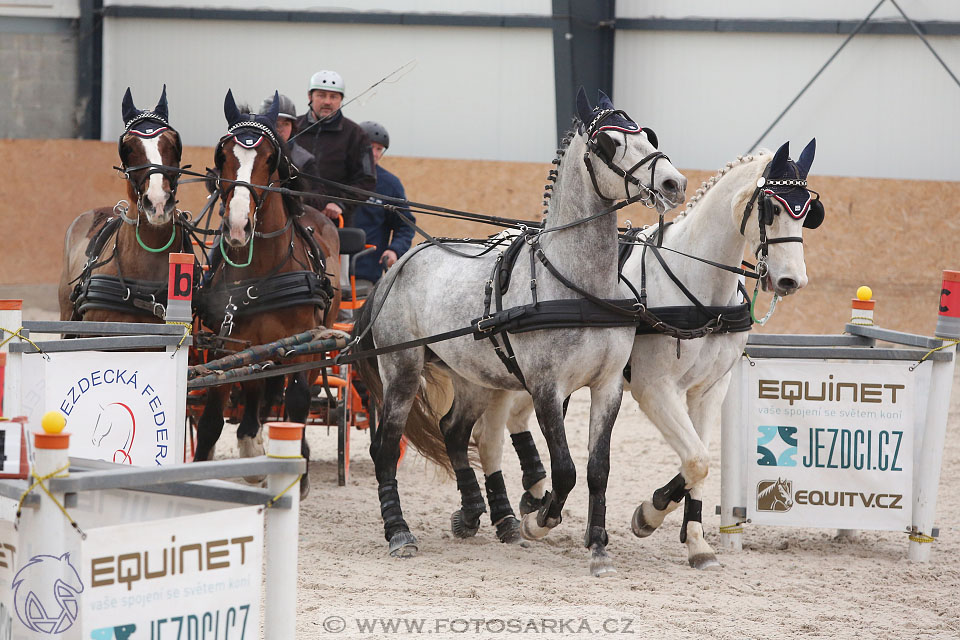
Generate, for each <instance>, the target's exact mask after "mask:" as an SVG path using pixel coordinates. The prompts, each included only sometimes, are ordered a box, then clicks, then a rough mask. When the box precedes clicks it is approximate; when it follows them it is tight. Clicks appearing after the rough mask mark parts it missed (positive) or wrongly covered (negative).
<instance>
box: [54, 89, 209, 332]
mask: <svg viewBox="0 0 960 640" xmlns="http://www.w3.org/2000/svg"><path fill="white" fill-rule="evenodd" d="M167 112H168V109H167V88H166V85H164V88H163V92H162V94H161V96H160V100H159V102H158V103H157V106H156V107H154V108H153V110H151V111H141V110H139V109H137V108H136V107H135V106H134V104H133V97H132V96H131V94H130V89H129V88H128V89H127V92H126V94H125V95H124V97H123V110H122V113H123V120H124V132H123V134H122V135H121V136H120V140H119V142H118V147H117V150H118V153H119V156H120V165H121V166H120V167H119V169H120V171H121V172H122V173H123V176H124V177H125V178H126V187H127V197H128V199H129V202H133V203H135V206H134V207H133V211H130V209H131V207H130V206H129V204H128V203H127V201H124V200H121V201H120V202H118V203H117V204H116V206H113V207H101V208H98V209H93V210H90V211H86V212H84V213H82V214H80V216H78V217H77V218H76V219H75V220H74V221H73V222H72V223H71V224H70V226H69V228H68V229H67V233H66V237H65V239H64V249H63V270H62V272H61V276H60V287H59V292H58V296H59V301H60V319H61V320H80V319H83V320H92V321H116V322H163V321H164V314H165V310H164V307H165V303H166V297H167V283H166V274H167V269H168V261H169V259H168V257H167V256H168V254H169V253H171V252H177V251H186V252H192V245H191V241H190V236H189V234H188V232H187V229H186V228H185V227H184V225H183V222H184V218H183V214H182V212H180V211H179V210H178V209H177V179H178V178H179V175H180V172H179V169H180V154H181V143H180V135H179V134H178V133H177V132H176V130H175V129H173V127H171V126H170V124H169V122H168V121H167V120H168V114H167Z"/></svg>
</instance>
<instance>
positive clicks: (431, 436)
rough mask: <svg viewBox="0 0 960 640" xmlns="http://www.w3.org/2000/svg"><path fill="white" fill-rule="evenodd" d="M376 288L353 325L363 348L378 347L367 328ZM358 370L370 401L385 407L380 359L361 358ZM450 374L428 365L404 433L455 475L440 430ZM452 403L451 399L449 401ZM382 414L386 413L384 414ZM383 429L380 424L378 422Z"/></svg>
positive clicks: (420, 449)
mask: <svg viewBox="0 0 960 640" xmlns="http://www.w3.org/2000/svg"><path fill="white" fill-rule="evenodd" d="M375 291H376V288H375V289H374V291H371V292H370V295H369V296H368V297H367V302H366V304H364V305H363V307H361V309H360V315H359V316H358V317H357V319H356V322H355V323H354V325H353V335H354V336H361V338H360V341H359V343H358V344H357V347H359V349H360V350H361V351H367V350H372V349H374V348H375V345H374V343H373V336H372V335H371V332H370V331H367V328H368V327H369V326H370V323H371V321H372V317H371V316H372V314H373V307H374V305H375V300H374V298H375V296H374V293H375ZM356 367H357V371H358V373H359V374H360V377H361V378H362V379H363V382H364V384H365V385H366V386H367V392H368V394H369V400H368V401H369V402H372V403H374V404H375V405H376V406H378V407H382V406H383V381H382V380H381V378H380V369H379V367H378V366H377V359H376V358H361V359H360V360H357V364H356ZM446 379H447V376H446V375H445V374H444V373H443V371H442V370H441V369H440V368H439V367H437V366H436V365H432V364H427V365H426V366H425V367H424V369H423V373H422V378H421V381H420V389H419V390H418V391H417V396H416V398H414V401H413V406H412V407H411V408H410V413H409V414H408V416H407V423H406V425H405V426H404V435H406V436H407V440H408V441H409V442H410V444H412V445H413V446H414V447H415V448H416V449H417V451H418V452H420V455H422V456H423V457H424V458H426V459H427V460H430V461H431V462H433V463H434V464H436V465H437V466H439V467H441V468H443V469H445V470H446V471H447V472H448V473H449V474H450V475H451V476H452V475H453V465H452V464H451V463H450V459H449V458H448V457H447V447H446V444H445V443H444V440H443V434H442V433H441V432H440V414H439V411H440V409H439V408H440V407H442V406H443V404H444V397H445V389H446V385H445V382H446ZM446 396H449V393H446ZM448 404H449V401H448ZM381 415H382V414H381ZM378 428H379V425H378Z"/></svg>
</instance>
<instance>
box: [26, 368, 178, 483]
mask: <svg viewBox="0 0 960 640" xmlns="http://www.w3.org/2000/svg"><path fill="white" fill-rule="evenodd" d="M50 357H51V360H50V361H49V362H48V361H45V360H43V359H42V357H41V356H40V355H35V354H34V355H26V356H24V383H23V395H24V399H25V400H24V410H25V411H26V412H27V416H28V418H29V422H28V424H29V425H30V426H31V428H33V429H35V430H39V428H40V418H41V417H42V416H43V414H44V412H46V411H53V410H56V411H60V412H61V413H62V414H63V415H64V416H65V417H66V419H67V427H66V431H68V432H70V433H71V434H72V436H71V438H70V455H71V456H74V457H80V458H92V459H94V460H106V461H108V462H118V463H123V464H131V465H136V466H156V465H166V464H175V463H177V462H181V460H180V459H179V457H178V455H177V451H176V447H175V443H176V441H177V438H176V435H177V434H176V429H177V428H178V427H179V428H180V429H183V425H182V424H180V425H177V419H176V417H175V416H176V412H177V411H176V409H177V393H176V385H177V375H178V374H177V366H176V365H177V361H176V360H175V359H173V358H171V357H170V354H169V353H164V352H142V353H132V352H109V351H87V352H77V353H54V354H51V356H50ZM28 361H30V365H32V366H30V365H28ZM38 362H39V363H42V365H41V366H37V365H38ZM38 391H39V394H38ZM37 395H40V397H42V398H43V402H35V403H33V404H32V405H31V403H29V402H27V401H26V399H27V398H28V397H30V396H33V397H36V396H37Z"/></svg>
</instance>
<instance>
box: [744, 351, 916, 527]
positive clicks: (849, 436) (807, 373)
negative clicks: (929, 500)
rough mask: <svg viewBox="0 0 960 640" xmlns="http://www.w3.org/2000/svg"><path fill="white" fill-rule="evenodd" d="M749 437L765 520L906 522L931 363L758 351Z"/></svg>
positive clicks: (755, 516)
mask: <svg viewBox="0 0 960 640" xmlns="http://www.w3.org/2000/svg"><path fill="white" fill-rule="evenodd" d="M753 364H754V365H755V366H748V367H745V369H746V396H747V398H746V406H745V410H744V413H743V415H744V423H743V428H744V429H746V432H745V438H744V440H743V443H744V445H743V446H744V449H743V454H744V456H745V462H746V464H745V466H746V470H747V471H746V480H747V482H746V491H747V495H746V503H747V516H748V517H749V518H750V519H751V521H752V522H754V523H755V524H770V525H796V526H808V527H809V526H814V527H830V528H838V529H883V530H891V531H904V530H905V529H907V528H909V526H910V523H911V513H912V505H913V451H914V447H915V442H914V439H915V437H917V434H918V433H919V432H920V430H922V424H923V419H924V414H925V406H926V403H925V399H926V396H927V390H928V388H929V384H930V367H920V368H918V369H917V370H915V371H913V372H910V371H909V364H907V363H878V362H838V361H804V360H780V359H777V360H761V359H755V360H753Z"/></svg>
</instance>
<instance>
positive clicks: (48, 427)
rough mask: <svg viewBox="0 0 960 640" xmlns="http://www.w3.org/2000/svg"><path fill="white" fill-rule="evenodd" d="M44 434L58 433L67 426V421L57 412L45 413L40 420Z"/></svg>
mask: <svg viewBox="0 0 960 640" xmlns="http://www.w3.org/2000/svg"><path fill="white" fill-rule="evenodd" d="M40 426H41V427H43V431H44V433H60V432H61V431H63V428H64V427H66V426H67V419H66V418H64V417H63V414H62V413H60V412H59V411H47V412H46V413H45V414H43V418H41V419H40Z"/></svg>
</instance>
